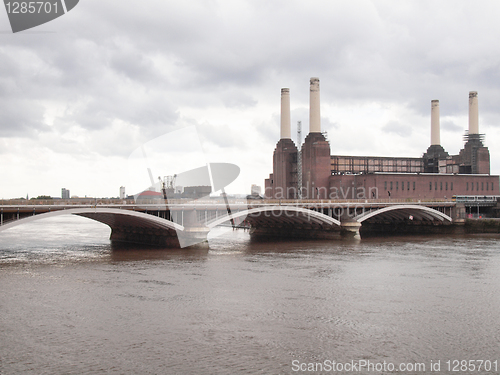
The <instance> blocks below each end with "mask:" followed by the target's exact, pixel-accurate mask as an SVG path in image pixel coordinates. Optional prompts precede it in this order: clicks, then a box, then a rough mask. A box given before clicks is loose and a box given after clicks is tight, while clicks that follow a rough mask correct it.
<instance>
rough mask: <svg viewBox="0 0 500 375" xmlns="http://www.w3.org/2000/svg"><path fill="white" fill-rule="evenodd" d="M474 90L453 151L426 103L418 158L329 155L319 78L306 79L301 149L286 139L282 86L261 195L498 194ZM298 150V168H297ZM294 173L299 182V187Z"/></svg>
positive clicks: (286, 100) (434, 105) (286, 95)
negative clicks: (277, 128) (426, 139)
mask: <svg viewBox="0 0 500 375" xmlns="http://www.w3.org/2000/svg"><path fill="white" fill-rule="evenodd" d="M477 100H478V99H477V92H475V91H471V92H470V93H469V129H468V131H467V132H466V134H465V136H464V141H465V144H464V147H463V149H462V150H460V152H459V154H458V155H449V154H448V153H447V152H446V151H445V150H444V148H443V147H442V146H441V144H440V143H441V142H440V122H439V121H440V120H439V100H432V101H431V145H430V146H429V148H428V149H427V150H426V152H425V153H423V155H422V156H421V157H418V158H408V157H380V156H346V155H331V152H330V144H329V142H328V141H327V140H326V138H325V137H324V135H323V133H322V132H321V124H320V97H319V79H318V78H311V80H310V114H309V134H308V135H307V137H306V138H305V141H304V143H303V144H302V147H301V149H300V151H299V150H298V149H297V147H296V145H295V143H294V142H293V141H292V139H291V136H290V135H291V130H290V129H291V126H290V125H291V124H290V90H289V89H287V88H286V89H282V90H281V137H280V140H279V141H278V144H277V145H276V149H275V150H274V154H273V173H271V174H270V175H269V178H268V179H266V181H265V191H264V195H265V197H266V198H273V199H300V198H302V199H382V198H388V199H405V198H411V199H451V197H452V196H453V195H499V194H500V192H499V177H498V176H492V175H490V153H489V150H488V148H487V147H485V146H484V144H483V141H484V135H482V134H480V133H479V117H478V102H477ZM299 152H300V153H301V154H300V155H301V157H302V170H301V171H299V170H298V167H297V165H298V163H297V161H298V157H299V156H300V155H299ZM299 174H301V175H302V179H301V180H302V186H299V180H300V179H299Z"/></svg>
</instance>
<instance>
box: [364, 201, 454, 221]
mask: <svg viewBox="0 0 500 375" xmlns="http://www.w3.org/2000/svg"><path fill="white" fill-rule="evenodd" d="M410 215H411V216H413V217H414V218H415V219H417V220H426V221H435V220H438V221H441V222H444V221H446V222H450V223H451V222H452V218H451V217H450V216H448V215H446V214H444V213H442V212H440V211H438V210H435V209H433V208H430V207H427V206H419V205H414V204H406V205H394V206H388V207H384V208H380V209H378V210H375V211H371V212H365V213H362V214H360V215H358V216H356V217H355V218H354V219H355V220H356V221H357V222H358V223H362V222H363V221H365V220H368V219H370V218H372V217H376V216H380V218H385V219H392V220H404V219H408V218H409V217H410Z"/></svg>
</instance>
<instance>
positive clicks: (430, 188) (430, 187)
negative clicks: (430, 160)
mask: <svg viewBox="0 0 500 375" xmlns="http://www.w3.org/2000/svg"><path fill="white" fill-rule="evenodd" d="M429 190H432V181H431V182H429Z"/></svg>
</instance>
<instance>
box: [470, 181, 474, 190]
mask: <svg viewBox="0 0 500 375" xmlns="http://www.w3.org/2000/svg"><path fill="white" fill-rule="evenodd" d="M470 190H471V191H474V182H471V183H470Z"/></svg>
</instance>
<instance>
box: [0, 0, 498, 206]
mask: <svg viewBox="0 0 500 375" xmlns="http://www.w3.org/2000/svg"><path fill="white" fill-rule="evenodd" d="M499 17H500V3H498V2H496V1H480V2H470V1H439V2H436V1H423V0H418V1H400V2H396V1H332V0H327V1H317V0H308V1H293V0H286V1H285V0H265V1H264V0H262V1H260V0H252V1H238V0H228V1H225V0H219V1H217V0H203V1H200V0H192V1H189V0H188V1H182V2H181V1H176V2H174V1H169V0H161V1H160V0H145V1H141V2H137V1H131V0H119V1H118V0H106V1H102V0H80V3H79V4H78V5H77V6H76V7H75V8H74V9H73V10H72V11H71V12H69V13H68V14H66V15H64V16H63V17H60V18H58V19H56V20H54V21H52V22H49V23H47V24H44V25H41V26H39V27H36V28H34V29H31V30H27V31H24V32H20V33H16V34H12V33H11V32H10V25H9V23H8V19H7V15H6V12H5V11H3V10H1V11H0V31H1V33H0V160H1V163H0V174H1V179H0V181H1V183H0V198H13V197H20V196H26V194H29V196H30V197H33V196H37V195H42V194H44V195H52V196H60V190H61V188H62V187H65V188H67V189H70V191H71V194H72V195H78V196H85V195H87V196H99V197H101V196H102V197H104V196H117V195H118V191H119V187H120V186H121V185H126V183H127V178H128V172H129V171H128V170H127V169H128V167H127V159H128V157H129V156H130V154H131V153H132V152H133V151H134V150H136V149H137V148H138V147H140V146H141V144H143V143H145V142H148V141H150V140H152V139H154V138H156V137H158V136H161V135H163V134H165V133H169V132H172V131H174V130H178V129H180V128H183V127H186V126H192V125H195V126H197V129H198V132H199V137H200V141H201V143H202V147H203V151H204V153H205V157H206V159H207V160H205V161H203V162H207V161H208V162H231V163H235V164H237V165H238V166H239V167H240V168H241V175H240V176H239V178H238V179H237V180H236V181H235V182H234V183H233V184H232V185H230V186H229V187H228V188H227V189H226V190H227V191H229V192H232V193H248V192H249V190H250V185H251V184H254V183H255V184H259V185H263V182H264V179H265V178H266V177H267V175H268V174H269V173H271V172H272V153H273V150H274V147H275V144H276V142H277V141H278V138H279V112H280V108H279V105H280V90H281V88H282V87H289V88H290V95H291V107H292V132H293V134H294V135H293V137H294V138H295V130H296V122H297V121H302V127H303V138H305V135H306V134H307V131H308V126H309V124H308V121H309V117H308V102H309V78H310V77H319V78H320V90H321V115H322V124H323V125H322V126H323V130H325V131H327V132H328V138H329V140H330V144H331V149H332V153H334V154H347V155H356V154H362V155H380V156H398V155H401V156H413V157H418V156H420V155H421V154H422V153H423V152H425V150H426V149H427V147H428V146H429V141H430V102H431V100H433V99H439V100H440V110H441V123H442V129H441V130H442V132H441V143H442V145H443V147H444V148H445V149H446V150H447V151H448V152H450V153H452V154H454V153H458V151H459V150H460V148H461V147H462V146H463V141H462V135H463V133H464V132H465V130H466V129H467V126H468V125H467V121H468V119H467V111H468V92H469V91H478V92H479V113H480V131H481V132H482V133H485V134H486V145H487V146H488V147H489V149H490V153H491V165H492V169H491V173H493V174H499V173H500V148H499V147H498V146H497V145H499V144H500V129H499V127H500V122H499V121H500V106H499V105H498V103H499V102H500V50H499V49H498V48H497V44H498V40H499V39H500V23H499V22H498V19H499ZM176 166H178V163H176V161H175V160H165V168H164V170H163V171H159V173H161V174H162V175H168V174H174V173H180V172H182V171H178V170H176ZM127 193H129V194H132V193H135V192H132V191H128V190H127Z"/></svg>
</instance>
